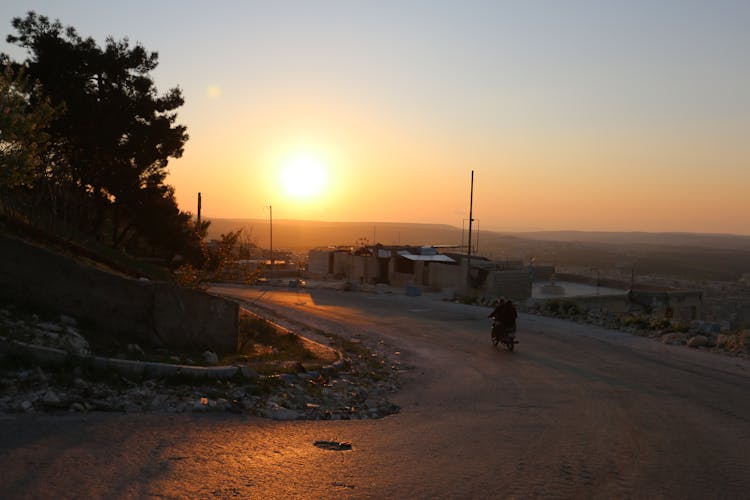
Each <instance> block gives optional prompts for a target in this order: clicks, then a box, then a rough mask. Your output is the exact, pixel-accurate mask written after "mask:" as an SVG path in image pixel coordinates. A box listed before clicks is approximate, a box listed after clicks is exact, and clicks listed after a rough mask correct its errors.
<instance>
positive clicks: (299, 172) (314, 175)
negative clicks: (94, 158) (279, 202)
mask: <svg viewBox="0 0 750 500" xmlns="http://www.w3.org/2000/svg"><path fill="white" fill-rule="evenodd" d="M279 182H280V183H281V186H282V188H283V190H284V194H285V195H286V196H289V197H292V198H303V199H309V198H312V197H314V196H318V195H320V194H322V193H323V191H324V189H325V188H326V184H327V182H328V172H327V170H326V167H325V165H324V164H323V162H322V160H321V159H320V158H318V157H317V156H315V155H313V154H310V153H300V154H296V155H294V156H292V157H291V158H289V159H287V160H286V161H285V162H284V163H283V164H282V165H281V169H280V171H279Z"/></svg>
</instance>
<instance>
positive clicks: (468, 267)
mask: <svg viewBox="0 0 750 500" xmlns="http://www.w3.org/2000/svg"><path fill="white" fill-rule="evenodd" d="M473 214H474V171H473V170H472V171H471V194H470V196H469V248H468V252H467V254H466V283H467V285H468V286H469V288H471V223H472V222H474V219H473Z"/></svg>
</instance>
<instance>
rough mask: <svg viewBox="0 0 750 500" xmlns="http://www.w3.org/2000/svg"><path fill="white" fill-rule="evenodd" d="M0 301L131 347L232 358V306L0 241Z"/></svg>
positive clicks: (8, 240)
mask: <svg viewBox="0 0 750 500" xmlns="http://www.w3.org/2000/svg"><path fill="white" fill-rule="evenodd" d="M0 299H2V300H5V301H10V302H14V303H21V304H29V305H36V306H42V307H44V308H47V309H51V310H55V311H60V312H63V313H65V314H68V315H70V316H74V317H75V318H77V319H79V320H82V321H85V322H88V323H91V324H92V326H94V327H95V328H97V329H100V330H102V331H106V332H107V333H109V334H114V335H116V336H118V337H121V338H124V339H128V340H131V341H133V342H148V343H151V344H156V345H162V346H165V347H170V348H187V349H200V350H202V349H210V350H213V351H216V352H218V353H230V352H235V351H236V349H237V330H238V317H239V308H238V306H237V304H235V303H233V302H231V301H228V300H226V299H223V298H220V297H214V296H212V295H209V294H206V293H204V292H200V291H197V290H189V289H184V288H180V287H178V286H176V285H172V284H169V283H157V282H152V281H141V280H135V279H131V278H126V277H120V276H117V275H114V274H111V273H108V272H105V271H101V270H99V269H96V268H94V267H91V266H87V265H84V264H82V263H80V262H78V261H76V260H73V259H70V258H67V257H64V256H62V255H59V254H56V253H53V252H51V251H49V250H47V249H45V248H41V247H37V246H34V245H31V244H28V243H26V242H24V241H21V240H18V239H16V238H12V237H8V236H6V235H0Z"/></svg>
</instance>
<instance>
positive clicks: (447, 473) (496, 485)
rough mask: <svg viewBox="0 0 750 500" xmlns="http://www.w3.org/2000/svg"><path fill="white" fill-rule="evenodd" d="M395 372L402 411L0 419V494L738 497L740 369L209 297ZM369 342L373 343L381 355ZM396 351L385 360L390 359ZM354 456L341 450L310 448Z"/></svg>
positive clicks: (743, 485) (425, 321) (623, 346)
mask: <svg viewBox="0 0 750 500" xmlns="http://www.w3.org/2000/svg"><path fill="white" fill-rule="evenodd" d="M215 291H217V292H222V293H227V294H233V295H235V296H238V297H241V298H242V299H243V300H246V301H250V302H255V303H256V304H257V305H259V306H262V307H264V308H267V309H272V310H276V311H279V312H283V314H284V315H286V316H287V317H289V318H293V319H295V320H298V321H306V322H307V323H308V324H310V325H313V326H315V327H317V328H321V329H328V330H330V331H335V332H336V333H339V334H342V335H347V336H349V335H355V336H357V337H360V338H363V339H365V342H366V343H369V344H370V345H373V346H377V347H378V348H381V349H387V350H388V351H389V353H390V357H391V359H392V360H394V362H395V361H397V360H401V363H402V366H405V367H411V368H410V369H409V370H407V371H405V372H404V377H405V380H406V384H405V387H404V389H403V390H402V391H401V392H400V393H398V394H396V395H394V397H393V400H394V401H395V402H396V403H397V404H399V405H400V406H401V407H402V410H401V412H400V413H399V414H397V415H393V416H390V417H387V418H385V419H381V420H362V421H336V422H332V421H328V422H324V421H317V422H273V421H266V420H263V419H259V418H252V417H245V416H235V415H225V416H216V415H106V414H90V415H88V416H86V417H85V418H84V419H82V418H81V417H80V416H75V417H74V416H71V417H28V416H17V417H16V416H12V417H7V416H6V417H0V418H1V419H0V443H1V444H0V470H2V471H3V483H4V486H3V488H4V490H3V492H2V496H3V497H18V498H24V497H49V496H55V497H108V498H110V497H139V498H142V497H150V496H153V497H166V498H173V497H175V498H182V497H196V498H205V497H212V496H216V497H240V498H261V497H262V498H347V497H352V498H427V497H429V498H746V497H747V494H748V491H750V399H749V398H748V395H749V394H750V363H748V361H747V360H739V359H734V358H729V357H723V356H719V355H716V354H711V353H706V352H699V351H696V350H690V349H688V348H684V347H672V346H664V345H661V344H658V343H656V342H654V341H651V340H647V339H642V338H639V337H633V336H630V335H627V334H623V333H618V332H611V331H607V330H603V329H599V328H595V327H590V326H585V325H577V324H572V323H567V322H563V321H557V320H552V319H548V318H540V317H534V316H525V315H521V317H520V319H519V339H520V341H521V343H520V344H519V345H518V350H517V351H516V352H514V353H508V352H507V351H504V350H499V349H495V348H493V347H492V346H491V344H490V342H489V320H487V319H486V315H487V313H488V312H489V310H488V309H486V308H477V307H471V306H462V305H457V304H450V303H445V302H440V301H437V300H434V299H433V298H430V297H405V296H395V295H375V294H361V293H347V292H336V291H327V290H309V291H304V292H288V291H270V290H269V291H259V290H253V289H238V288H230V287H226V288H222V289H216V290H215ZM380 341H382V343H381V342H380ZM396 353H398V354H396ZM317 440H333V441H349V442H351V443H352V450H350V451H330V450H325V449H321V448H318V447H315V446H314V445H313V443H314V442H315V441H317Z"/></svg>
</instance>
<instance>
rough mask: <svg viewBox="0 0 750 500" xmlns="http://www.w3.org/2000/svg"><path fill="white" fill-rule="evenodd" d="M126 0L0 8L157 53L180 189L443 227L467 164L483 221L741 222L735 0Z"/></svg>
mask: <svg viewBox="0 0 750 500" xmlns="http://www.w3.org/2000/svg"><path fill="white" fill-rule="evenodd" d="M135 4H140V7H139V8H141V9H144V10H145V9H146V8H148V10H149V12H150V13H151V14H150V16H149V18H148V19H146V20H144V19H141V18H140V17H134V16H133V14H132V13H133V12H137V11H138V10H137V9H136V10H134V8H135V7H134V6H133V5H131V4H130V3H129V4H117V3H111V2H106V5H105V4H101V5H99V4H90V3H73V4H69V3H67V2H55V1H45V0H26V1H21V0H9V1H7V2H3V4H2V6H0V22H3V23H5V24H4V25H3V26H5V31H4V32H3V35H5V34H7V33H9V32H10V31H11V26H10V20H11V18H12V17H13V16H19V15H22V14H23V13H24V12H26V11H28V10H30V9H34V10H36V11H37V12H40V13H44V14H45V15H47V16H49V17H51V18H60V20H61V21H62V22H63V23H64V24H70V25H74V26H76V27H77V28H78V29H79V30H80V32H81V33H85V34H87V35H89V34H90V35H91V36H93V37H94V38H95V39H96V40H98V41H100V42H101V41H103V40H105V38H106V37H107V36H110V35H111V36H113V37H115V38H121V37H129V39H130V40H134V41H138V42H140V43H143V45H144V46H145V47H146V48H147V49H149V50H153V51H157V52H158V53H159V69H158V72H157V73H156V74H155V81H156V84H157V86H158V88H159V90H160V91H162V92H163V91H166V90H167V89H169V88H171V87H174V86H179V87H180V88H181V89H182V90H183V93H184V96H185V104H184V106H182V107H181V108H180V109H179V111H178V113H177V118H176V123H179V124H184V125H185V126H186V127H187V131H188V134H189V135H190V139H189V141H188V143H187V144H186V146H185V151H184V154H183V155H182V156H181V157H180V158H176V159H172V160H170V163H169V177H168V178H167V183H169V184H170V185H172V186H174V188H175V193H176V198H177V200H178V202H179V205H180V208H181V209H183V210H189V211H191V212H195V210H196V206H195V200H196V196H197V193H198V192H201V193H202V194H203V200H204V202H203V203H204V204H203V213H204V214H205V215H206V216H208V217H224V218H235V217H248V218H263V217H264V212H263V206H267V205H269V204H272V205H273V206H274V213H276V212H277V211H278V213H279V217H285V218H293V219H316V220H321V219H322V220H329V221H348V220H360V221H367V220H377V221H390V222H422V223H436V224H450V225H452V226H458V227H460V226H461V224H462V220H463V219H465V218H467V217H468V208H469V176H470V172H471V171H472V170H474V172H475V179H476V186H475V197H474V210H475V214H474V216H475V217H476V218H477V219H481V221H482V227H483V228H485V229H494V230H507V231H523V230H556V229H577V230H605V231H684V232H729V233H738V234H750V217H748V216H747V214H750V196H747V193H746V191H747V186H750V142H748V141H747V139H746V131H747V130H748V129H750V113H748V110H749V109H750V93H748V91H747V89H748V88H750V59H748V51H747V50H746V49H747V47H748V46H750V30H747V26H748V25H750V4H748V3H747V2H744V3H743V2H718V3H716V4H714V3H712V2H705V3H701V2H698V3H695V2H689V3H685V2H679V1H676V0H668V1H666V2H662V3H659V7H658V8H657V7H655V6H654V5H653V4H652V3H651V2H645V1H641V0H638V1H634V2H621V3H617V4H613V5H611V6H609V7H608V8H607V9H601V8H598V7H596V3H587V2H574V5H568V4H567V3H565V4H564V5H563V4H558V3H555V2H552V3H550V2H542V3H538V2H520V1H519V2H471V3H470V4H468V5H464V4H462V3H461V2H448V3H440V4H439V5H432V3H426V4H423V3H421V2H406V3H402V2H365V3H361V2H339V1H334V2H325V3H323V4H320V3H318V2H291V3H290V4H287V3H283V4H276V3H273V2H271V3H265V2H261V3H236V4H232V6H231V8H229V9H228V11H227V12H225V13H222V15H219V13H218V12H219V11H216V12H214V11H213V10H211V9H208V8H206V7H204V6H201V4H200V3H188V4H186V5H185V6H183V7H182V8H181V10H180V18H179V23H178V24H175V25H165V24H164V23H163V22H161V21H159V20H163V19H168V18H169V17H170V12H169V7H168V6H167V5H162V4H160V3H153V2H151V3H148V4H145V3H141V2H139V1H137V0H136V1H135ZM426 6H429V8H427V7H426ZM136 7H137V6H136ZM394 20H397V22H395V21H394ZM196 33H199V34H200V36H194V34H196ZM280 33H284V34H286V35H284V36H279V34H280ZM0 45H2V42H0ZM0 51H7V52H9V53H11V55H14V56H16V57H21V56H22V54H20V52H19V50H18V48H17V47H12V46H10V45H7V44H6V45H5V46H4V47H0ZM14 51H15V52H14ZM331 151H334V153H332V154H329V153H330V152H331ZM282 214H283V215H282Z"/></svg>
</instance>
